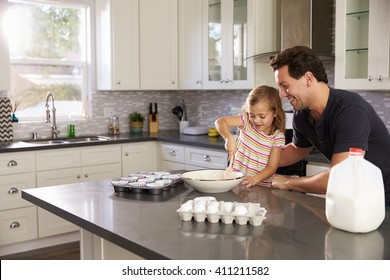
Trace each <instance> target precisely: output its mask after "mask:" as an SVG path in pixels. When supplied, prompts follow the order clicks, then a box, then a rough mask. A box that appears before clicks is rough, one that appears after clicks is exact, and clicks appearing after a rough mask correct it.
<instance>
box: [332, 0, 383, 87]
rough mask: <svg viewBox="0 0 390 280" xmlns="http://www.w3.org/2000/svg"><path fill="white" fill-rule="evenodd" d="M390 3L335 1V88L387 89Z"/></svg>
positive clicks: (355, 0) (357, 0)
mask: <svg viewBox="0 0 390 280" xmlns="http://www.w3.org/2000/svg"><path fill="white" fill-rule="evenodd" d="M389 41H390V1H388V0H341V1H336V39H335V54H336V59H335V61H336V65H335V87H338V88H344V89H364V90H373V89H374V90H375V89H389V87H390V79H389V73H390V42H389Z"/></svg>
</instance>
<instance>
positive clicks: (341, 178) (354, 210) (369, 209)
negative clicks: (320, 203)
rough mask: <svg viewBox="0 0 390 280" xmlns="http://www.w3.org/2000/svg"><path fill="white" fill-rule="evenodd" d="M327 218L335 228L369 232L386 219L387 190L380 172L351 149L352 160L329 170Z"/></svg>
mask: <svg viewBox="0 0 390 280" xmlns="http://www.w3.org/2000/svg"><path fill="white" fill-rule="evenodd" d="M325 214H326V218H327V219H328V222H329V223H330V224H331V225H332V226H333V227H335V228H338V229H341V230H345V231H349V232H360V233H363V232H370V231H373V230H375V229H377V228H378V227H379V226H380V224H381V223H382V222H383V220H384V218H385V191H384V185H383V177H382V172H381V170H380V169H379V168H378V167H377V166H375V165H374V164H372V163H371V162H369V161H367V160H365V159H364V157H363V150H362V149H358V148H350V150H349V157H348V158H347V159H345V160H344V161H342V162H340V163H339V164H336V165H335V166H333V167H332V168H331V170H330V175H329V180H328V187H327V192H326V209H325Z"/></svg>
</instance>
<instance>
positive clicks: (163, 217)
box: [22, 180, 390, 260]
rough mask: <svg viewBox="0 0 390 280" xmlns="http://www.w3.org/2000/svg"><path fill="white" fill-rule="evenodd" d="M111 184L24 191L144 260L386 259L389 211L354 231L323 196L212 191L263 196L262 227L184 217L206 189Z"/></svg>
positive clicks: (253, 198)
mask: <svg viewBox="0 0 390 280" xmlns="http://www.w3.org/2000/svg"><path fill="white" fill-rule="evenodd" d="M108 183H109V181H107V180H103V181H95V182H86V183H77V184H69V185H60V186H53V187H44V188H36V189H28V190H23V192H22V197H23V198H24V199H26V200H28V201H30V202H32V203H34V204H36V205H37V206H39V207H42V208H44V209H46V210H48V211H50V212H52V213H54V214H56V215H58V216H60V217H62V218H64V219H66V220H68V221H70V222H72V223H74V224H76V225H78V226H80V227H81V228H82V230H81V233H83V232H89V233H91V234H93V235H96V236H98V237H101V238H102V239H103V240H107V241H109V242H111V243H113V244H116V245H117V246H119V247H121V248H124V249H125V250H127V251H130V252H132V253H134V254H136V255H137V256H140V257H142V258H145V259H269V260H277V259H282V260H287V259H298V260H304V259H390V212H389V211H386V218H385V221H384V222H383V223H382V225H381V226H380V227H379V229H377V230H375V231H373V232H371V233H367V234H353V233H348V232H344V231H340V230H337V229H334V228H332V227H331V226H330V225H329V223H328V222H327V220H326V217H325V200H324V199H323V198H319V197H313V196H308V195H304V194H301V193H297V192H290V191H282V190H276V189H272V188H262V187H254V188H252V189H250V190H248V189H245V188H243V187H242V186H237V187H236V188H234V189H233V191H230V192H226V193H221V194H212V196H214V197H215V198H216V199H217V200H219V201H238V202H258V203H261V206H262V207H265V208H266V209H267V211H268V212H267V214H266V219H265V220H264V221H263V223H262V224H261V225H260V226H256V227H255V226H251V225H249V224H248V225H244V226H240V225H237V224H235V223H233V224H231V225H225V224H222V222H219V223H216V224H211V223H208V222H199V223H197V222H195V221H193V220H192V221H189V222H183V221H181V220H180V218H179V215H178V213H177V212H176V210H177V209H178V208H179V207H180V204H181V203H183V202H185V201H187V200H188V199H193V198H195V197H198V196H210V194H201V193H198V192H196V191H194V190H192V189H191V188H187V187H186V186H185V185H184V184H183V183H180V184H179V185H178V186H176V187H174V188H170V189H169V190H168V191H166V192H163V195H152V194H149V193H145V194H144V193H142V194H133V193H129V194H128V195H126V196H118V195H117V194H116V193H115V192H114V190H113V189H112V187H110V186H109V185H108ZM81 241H82V242H81V243H83V234H81ZM84 249H85V247H84Z"/></svg>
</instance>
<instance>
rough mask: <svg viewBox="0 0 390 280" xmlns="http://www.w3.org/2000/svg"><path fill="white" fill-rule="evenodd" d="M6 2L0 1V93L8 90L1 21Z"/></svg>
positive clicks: (6, 45)
mask: <svg viewBox="0 0 390 280" xmlns="http://www.w3.org/2000/svg"><path fill="white" fill-rule="evenodd" d="M7 3H8V2H7V1H5V0H0V69H1V75H0V91H7V90H9V89H10V69H9V65H10V64H9V51H8V44H7V42H8V41H7V40H6V38H5V34H4V28H3V24H4V22H3V19H4V14H5V11H6V8H7V7H6V6H7Z"/></svg>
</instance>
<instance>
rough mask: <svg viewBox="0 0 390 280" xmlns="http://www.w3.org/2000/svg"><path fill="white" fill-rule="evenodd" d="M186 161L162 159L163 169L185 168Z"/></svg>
mask: <svg viewBox="0 0 390 280" xmlns="http://www.w3.org/2000/svg"><path fill="white" fill-rule="evenodd" d="M183 169H184V163H181V162H174V161H168V160H162V161H161V171H175V170H183Z"/></svg>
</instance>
